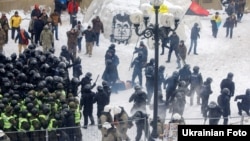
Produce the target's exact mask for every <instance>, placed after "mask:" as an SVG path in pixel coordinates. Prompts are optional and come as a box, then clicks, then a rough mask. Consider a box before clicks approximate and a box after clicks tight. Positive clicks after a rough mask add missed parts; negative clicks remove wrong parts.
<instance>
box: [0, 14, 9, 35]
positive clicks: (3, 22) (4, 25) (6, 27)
mask: <svg viewBox="0 0 250 141" xmlns="http://www.w3.org/2000/svg"><path fill="white" fill-rule="evenodd" d="M0 24H1V26H2V28H3V29H4V31H8V30H9V29H10V26H9V22H8V19H7V17H6V16H2V17H1V18H0Z"/></svg>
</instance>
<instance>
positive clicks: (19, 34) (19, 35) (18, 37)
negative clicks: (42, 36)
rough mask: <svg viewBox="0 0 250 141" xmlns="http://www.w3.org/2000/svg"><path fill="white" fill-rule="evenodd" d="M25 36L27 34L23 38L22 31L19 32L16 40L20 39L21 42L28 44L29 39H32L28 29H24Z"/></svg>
mask: <svg viewBox="0 0 250 141" xmlns="http://www.w3.org/2000/svg"><path fill="white" fill-rule="evenodd" d="M24 36H25V39H23V38H22V36H21V33H20V32H18V34H17V36H16V38H15V41H17V40H18V43H19V44H27V40H28V39H30V36H29V33H28V32H27V31H24Z"/></svg>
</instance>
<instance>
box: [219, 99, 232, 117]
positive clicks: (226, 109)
mask: <svg viewBox="0 0 250 141" xmlns="http://www.w3.org/2000/svg"><path fill="white" fill-rule="evenodd" d="M217 103H218V105H219V106H220V108H221V109H222V111H223V114H222V115H223V117H227V116H229V115H230V114H231V109H230V96H229V95H227V94H220V95H219V96H218V98H217Z"/></svg>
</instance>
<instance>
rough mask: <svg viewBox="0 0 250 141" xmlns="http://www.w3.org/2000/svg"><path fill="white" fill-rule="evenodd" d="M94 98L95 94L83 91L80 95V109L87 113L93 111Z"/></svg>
mask: <svg viewBox="0 0 250 141" xmlns="http://www.w3.org/2000/svg"><path fill="white" fill-rule="evenodd" d="M94 96H95V93H94V92H92V91H91V90H85V91H84V92H83V93H82V97H81V100H80V107H83V106H84V111H88V113H92V111H93V104H94Z"/></svg>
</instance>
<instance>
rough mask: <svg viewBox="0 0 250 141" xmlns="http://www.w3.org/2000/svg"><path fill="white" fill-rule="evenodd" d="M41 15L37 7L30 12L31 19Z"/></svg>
mask: <svg viewBox="0 0 250 141" xmlns="http://www.w3.org/2000/svg"><path fill="white" fill-rule="evenodd" d="M41 14H42V12H41V10H40V9H39V7H35V8H34V9H33V10H32V11H31V15H30V16H31V18H32V17H34V16H36V17H37V18H38V17H39V16H40V15H41Z"/></svg>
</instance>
